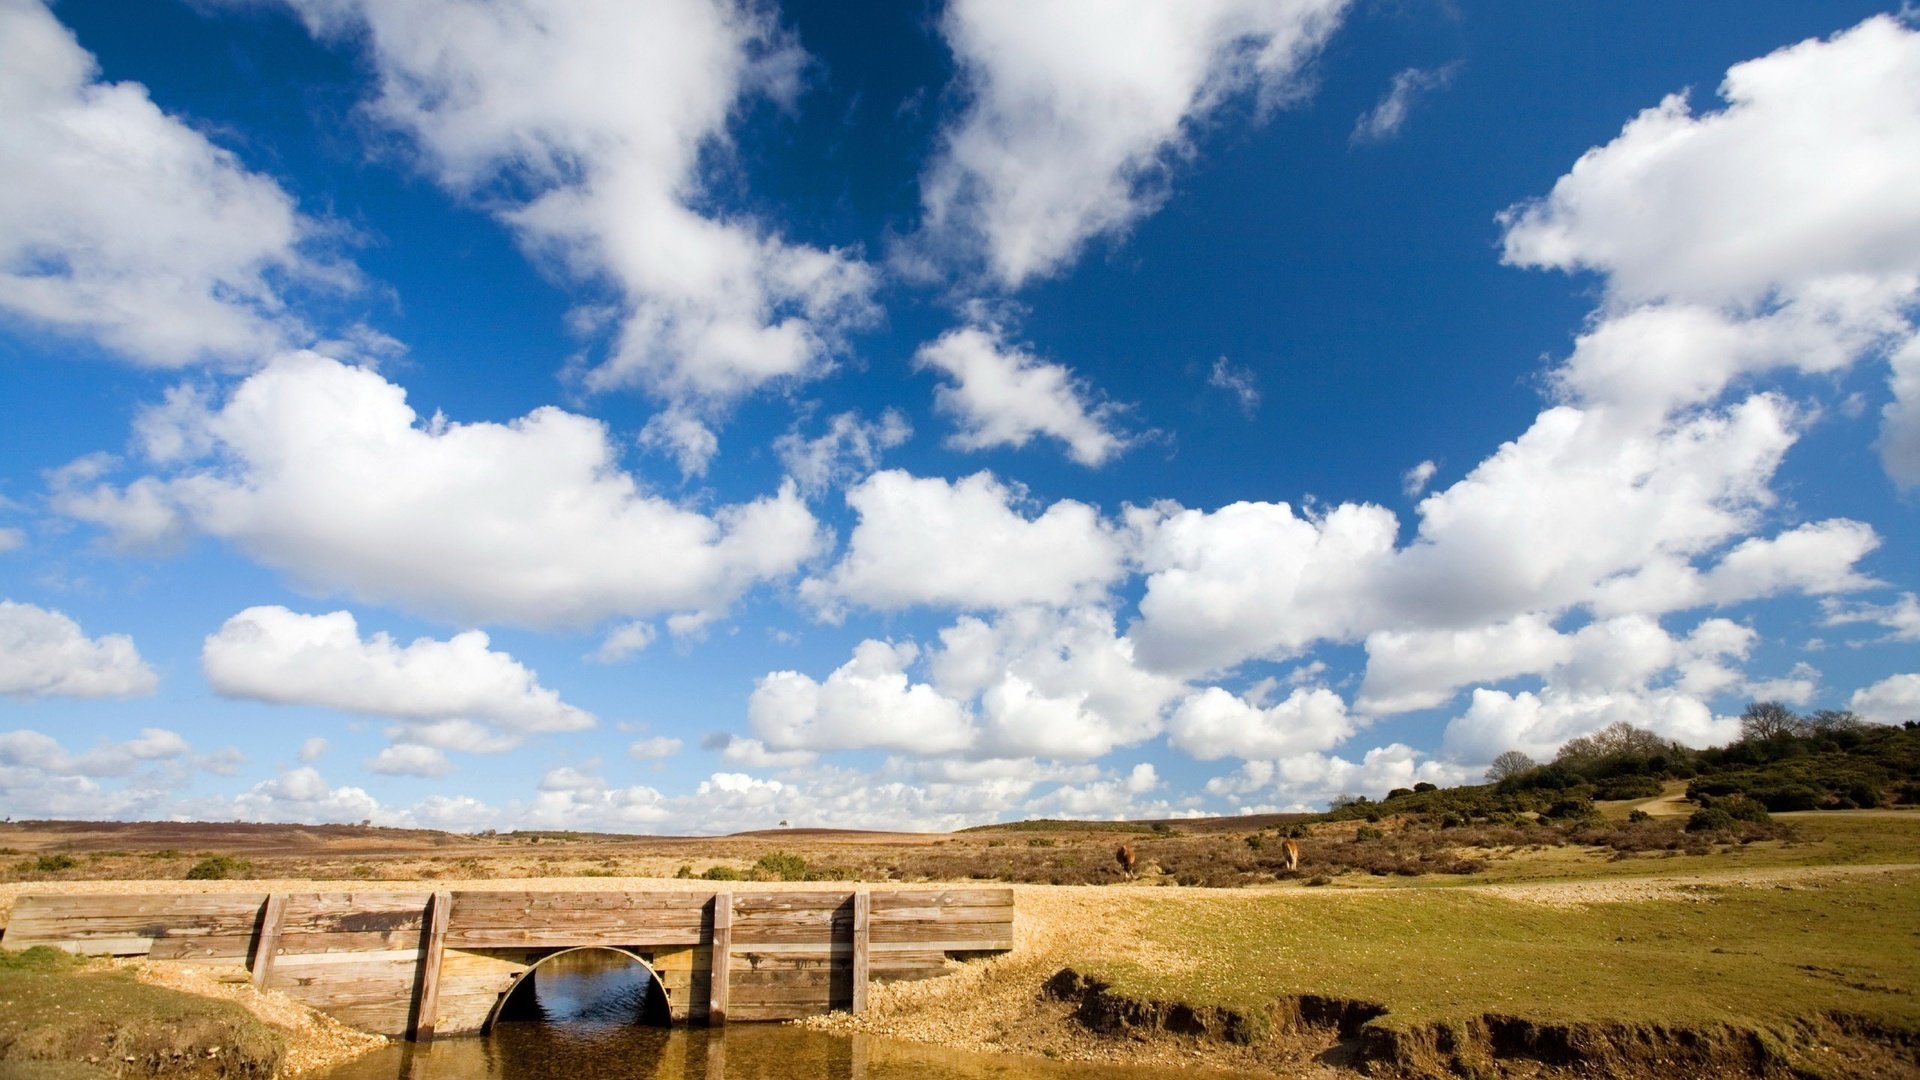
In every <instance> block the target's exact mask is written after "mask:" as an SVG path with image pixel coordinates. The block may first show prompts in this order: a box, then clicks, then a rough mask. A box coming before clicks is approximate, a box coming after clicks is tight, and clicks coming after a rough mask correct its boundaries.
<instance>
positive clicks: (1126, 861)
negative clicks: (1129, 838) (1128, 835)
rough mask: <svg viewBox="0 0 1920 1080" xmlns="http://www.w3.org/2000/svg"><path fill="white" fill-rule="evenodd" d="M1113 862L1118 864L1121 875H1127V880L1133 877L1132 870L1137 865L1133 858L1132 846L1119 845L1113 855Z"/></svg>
mask: <svg viewBox="0 0 1920 1080" xmlns="http://www.w3.org/2000/svg"><path fill="white" fill-rule="evenodd" d="M1113 861H1114V862H1117V863H1119V864H1120V872H1121V873H1123V874H1125V875H1127V877H1128V878H1132V877H1133V868H1134V866H1135V865H1137V863H1138V860H1137V859H1135V858H1134V854H1133V845H1132V844H1121V845H1120V848H1119V850H1117V851H1115V852H1114V853H1113Z"/></svg>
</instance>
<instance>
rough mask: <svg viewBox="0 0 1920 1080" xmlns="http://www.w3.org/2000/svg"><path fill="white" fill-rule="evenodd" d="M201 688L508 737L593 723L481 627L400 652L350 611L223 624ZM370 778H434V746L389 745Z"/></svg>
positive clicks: (241, 618)
mask: <svg viewBox="0 0 1920 1080" xmlns="http://www.w3.org/2000/svg"><path fill="white" fill-rule="evenodd" d="M200 662H201V666H202V667H203V668H204V669H205V671H206V675H207V682H208V683H209V684H211V685H212V686H213V688H214V689H215V690H216V691H218V692H220V693H222V694H225V695H227V696H229V697H244V698H253V699H255V700H259V701H269V702H273V703H275V704H280V705H318V706H322V707H325V708H332V709H344V710H347V711H349V712H358V713H366V714H370V715H374V716H386V717H392V718H394V719H397V720H401V721H404V722H410V723H418V724H421V725H431V724H433V723H436V722H441V721H448V720H454V721H469V722H474V721H483V722H485V723H486V724H488V725H491V726H492V727H494V728H497V729H499V730H500V731H503V732H505V733H508V735H509V736H512V735H521V734H526V733H529V732H538V731H578V730H581V729H583V728H588V727H592V726H593V723H594V719H593V716H592V715H591V714H589V713H586V712H584V711H582V710H580V709H577V708H575V707H573V706H571V705H568V704H566V703H565V702H563V701H561V700H560V695H559V694H557V693H555V692H554V691H552V690H550V689H548V688H546V687H544V686H541V685H540V682H539V680H538V678H537V677H536V676H535V675H534V673H533V672H532V671H530V670H528V669H527V668H526V667H525V666H524V665H522V664H521V663H520V662H519V661H517V660H515V659H514V658H513V657H511V656H508V655H507V654H506V653H502V652H494V651H493V650H492V649H490V648H489V647H488V639H487V635H486V634H484V633H482V632H480V631H478V630H469V631H467V632H466V633H463V634H456V635H454V636H453V638H452V639H450V640H447V641H439V640H436V639H433V638H420V639H418V640H416V641H414V642H412V643H411V644H408V645H401V644H399V643H398V642H396V641H394V640H393V638H392V637H390V636H389V635H387V634H386V633H384V632H382V633H375V634H373V635H371V636H370V637H368V638H366V639H364V640H363V639H362V638H361V637H360V630H359V626H358V624H357V623H356V622H355V621H354V617H353V615H352V613H350V612H346V611H335V612H332V613H330V614H326V615H302V614H299V613H297V612H293V611H289V610H287V609H286V608H283V607H253V608H248V609H247V610H245V611H242V612H240V613H239V614H238V615H235V616H234V617H233V618H231V619H228V620H227V622H226V625H224V626H222V627H221V628H220V630H219V631H218V632H217V633H215V634H212V635H210V636H209V637H208V638H207V639H206V644H205V646H204V647H203V648H202V649H201V653H200ZM376 761H377V762H378V764H377V765H370V766H369V767H370V768H374V771H376V772H403V771H404V772H408V773H410V774H412V775H436V773H435V772H433V770H436V769H438V770H442V771H444V768H445V758H444V757H443V756H442V755H440V753H439V751H438V750H437V749H433V748H430V747H427V746H420V745H406V746H395V747H389V748H388V749H387V750H386V751H384V752H383V753H382V754H381V756H380V758H378V759H376Z"/></svg>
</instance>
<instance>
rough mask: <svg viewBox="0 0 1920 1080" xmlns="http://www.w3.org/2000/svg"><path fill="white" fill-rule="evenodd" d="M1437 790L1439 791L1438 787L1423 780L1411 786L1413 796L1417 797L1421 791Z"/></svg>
mask: <svg viewBox="0 0 1920 1080" xmlns="http://www.w3.org/2000/svg"><path fill="white" fill-rule="evenodd" d="M1439 790H1440V785H1438V784H1429V783H1427V782H1426V781H1425V780H1422V781H1420V782H1419V783H1417V784H1415V785H1413V793H1414V794H1415V795H1418V794H1420V793H1421V792H1423V791H1439Z"/></svg>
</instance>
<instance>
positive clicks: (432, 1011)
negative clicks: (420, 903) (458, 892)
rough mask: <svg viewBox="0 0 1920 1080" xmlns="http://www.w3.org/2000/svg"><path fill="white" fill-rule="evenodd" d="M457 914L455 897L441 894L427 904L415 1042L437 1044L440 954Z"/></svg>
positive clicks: (416, 1003)
mask: <svg viewBox="0 0 1920 1080" xmlns="http://www.w3.org/2000/svg"><path fill="white" fill-rule="evenodd" d="M452 913H453V894H452V893H444V892H437V893H434V894H433V898H432V899H430V900H428V901H427V937H426V941H424V942H423V943H422V944H421V946H420V994H419V996H418V997H417V998H415V999H414V1007H413V1025H412V1027H413V1034H412V1039H413V1041H414V1042H421V1043H428V1042H432V1041H433V1028H434V1024H435V1022H436V1021H437V1020H438V1019H439V1015H440V954H441V951H442V950H443V949H444V947H445V945H446V941H447V917H448V916H449V915H451V914H452Z"/></svg>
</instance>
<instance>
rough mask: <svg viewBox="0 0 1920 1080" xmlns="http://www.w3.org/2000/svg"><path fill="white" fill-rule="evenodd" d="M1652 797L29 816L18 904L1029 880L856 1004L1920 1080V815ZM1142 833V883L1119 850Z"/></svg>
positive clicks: (1122, 1054)
mask: <svg viewBox="0 0 1920 1080" xmlns="http://www.w3.org/2000/svg"><path fill="white" fill-rule="evenodd" d="M1646 802H1647V800H1644V799H1643V800H1639V801H1636V802H1633V803H1621V804H1604V803H1603V804H1601V805H1600V806H1599V807H1598V810H1599V814H1598V815H1597V816H1596V817H1595V818H1590V819H1589V820H1587V822H1586V823H1585V824H1578V823H1573V824H1566V825H1555V824H1535V823H1523V824H1516V825H1474V826H1471V827H1466V828H1433V827H1420V826H1418V824H1417V823H1415V822H1412V821H1409V820H1407V819H1396V818H1393V817H1386V818H1384V819H1382V820H1379V821H1374V822H1369V821H1367V820H1365V819H1364V818H1362V819H1357V820H1345V821H1338V820H1336V821H1324V822H1320V823H1317V824H1313V825H1311V827H1310V828H1308V829H1306V831H1305V835H1304V836H1303V837H1302V839H1301V841H1300V843H1301V846H1302V848H1303V850H1304V855H1305V861H1304V865H1303V866H1302V867H1301V869H1300V871H1299V872H1298V873H1295V874H1288V873H1284V872H1280V871H1276V870H1274V869H1273V868H1272V867H1273V863H1274V860H1275V858H1276V856H1277V848H1278V847H1279V843H1278V840H1279V837H1280V835H1281V834H1282V833H1284V832H1289V831H1298V830H1300V828H1301V825H1300V823H1299V822H1298V821H1297V820H1289V819H1255V820H1248V821H1240V820H1234V819H1216V820H1212V821H1205V822H1193V823H1133V824H1117V823H1102V824H1095V825H1082V824H1076V823H1069V822H1053V823H1034V822H1028V823H1023V824H1021V825H1020V826H1017V827H1000V828H988V829H980V830H969V831H968V832H965V833H956V834H951V835H939V836H930V835H914V834H901V835H893V834H869V833H841V832H826V831H821V830H794V831H779V832H771V831H770V832H768V833H761V834H748V835H742V836H733V837H721V838H651V837H608V836H593V835H559V834H516V835H507V836H475V837H464V836H449V835H447V834H438V833H427V832H402V831H399V830H382V829H371V828H362V827H353V826H343V827H331V828H327V829H300V828H296V827H277V828H266V827H240V826H224V825H223V826H211V825H208V826H191V825H185V826H172V825H166V826H163V825H157V824H156V825H154V826H152V827H150V828H148V827H99V826H80V825H53V824H44V823H15V824H11V825H8V826H5V827H4V828H0V848H4V849H10V850H5V851H4V852H0V867H4V868H5V871H6V874H5V876H8V877H11V878H12V879H13V881H12V883H11V884H0V920H4V919H5V917H6V916H5V912H6V910H7V909H9V908H10V906H11V897H12V896H13V895H17V894H19V893H22V892H31V891H36V890H54V891H58V890H61V889H68V888H70V889H76V890H77V889H88V890H92V889H98V888H102V887H112V883H113V881H116V880H129V879H145V881H146V882H147V885H146V887H148V888H152V887H164V886H163V884H162V883H178V887H181V888H191V887H199V886H198V885H197V883H190V882H188V881H186V880H184V879H185V878H186V877H187V876H188V874H189V873H190V872H192V871H193V870H194V868H195V867H199V866H202V865H203V864H205V863H206V862H208V860H209V859H210V858H216V859H217V858H225V859H227V860H228V862H226V863H224V864H222V868H223V871H224V872H226V873H228V874H230V875H232V876H233V877H235V878H239V879H244V880H229V881H227V882H217V883H214V884H215V885H216V886H219V887H228V888H231V887H242V888H244V887H246V881H248V880H256V881H262V882H263V883H264V880H265V879H274V880H275V881H276V884H274V885H273V886H272V887H274V888H285V887H288V886H287V882H289V881H303V880H304V881H311V882H316V883H317V882H329V883H334V884H329V885H328V886H326V887H337V885H338V883H341V882H343V881H344V882H346V883H352V882H356V881H378V882H393V883H406V887H414V888H418V887H421V886H422V885H424V883H426V882H435V883H436V887H442V888H445V887H452V888H459V887H461V883H462V882H468V881H484V880H501V879H517V878H525V879H528V880H529V884H530V885H535V886H536V887H539V888H566V887H569V886H568V884H567V881H568V879H570V878H571V879H574V880H578V879H579V878H582V877H591V878H607V879H609V880H603V881H596V882H594V883H593V885H592V887H595V888H626V887H633V888H644V887H648V885H647V881H646V880H644V879H646V878H649V877H651V878H654V879H657V878H660V877H674V876H676V875H677V874H679V875H692V876H694V877H700V876H702V875H706V874H715V875H716V878H717V879H719V880H728V879H738V878H748V879H752V878H756V877H758V878H763V879H764V878H768V877H775V876H788V877H813V876H820V877H826V878H830V879H834V880H847V879H857V880H862V881H866V882H870V883H876V884H877V883H883V882H889V883H901V882H904V883H917V882H935V881H967V882H972V881H983V880H1002V881H1010V882H1014V883H1016V884H1017V889H1018V896H1019V909H1020V917H1019V918H1020V923H1019V926H1020V929H1019V933H1018V941H1019V947H1018V948H1016V950H1015V951H1014V952H1013V953H1011V954H1008V955H1006V956H1003V957H999V958H996V959H993V960H988V961H983V962H974V963H969V964H967V965H965V966H963V967H960V968H957V969H956V975H955V976H954V977H952V978H948V979H941V980H933V981H932V982H930V983H926V984H907V985H901V986H889V987H882V988H879V989H877V990H876V992H875V1002H876V1008H875V1009H874V1010H873V1011H872V1012H870V1013H869V1014H866V1015H863V1016H861V1017H857V1018H848V1017H842V1018H840V1019H838V1020H834V1021H831V1022H830V1023H832V1024H835V1025H839V1026H843V1027H850V1028H852V1029H854V1030H865V1031H868V1032H872V1033H878V1034H891V1035H899V1036H905V1037H909V1038H916V1039H921V1040H923V1041H929V1042H935V1043H940V1044H943V1045H948V1046H954V1047H964V1048H969V1049H987V1050H1014V1051H1021V1052H1029V1053H1045V1054H1053V1055H1056V1056H1067V1057H1096V1058H1105V1059H1107V1060H1116V1061H1134V1062H1140V1061H1149V1062H1154V1063H1158V1064H1171V1063H1174V1062H1180V1063H1185V1064H1191V1063H1193V1062H1211V1063H1214V1064H1221V1065H1228V1066H1238V1067H1254V1068H1260V1069H1268V1070H1283V1071H1287V1072H1289V1073H1291V1074H1297V1075H1342V1076H1347V1075H1355V1072H1354V1070H1356V1069H1362V1068H1364V1069H1365V1070H1370V1073H1371V1074H1375V1075H1380V1074H1402V1075H1432V1074H1448V1075H1474V1074H1476V1073H1484V1074H1487V1075H1512V1076H1531V1075H1536V1074H1538V1073H1539V1071H1540V1070H1542V1069H1546V1070H1548V1071H1549V1072H1555V1071H1556V1070H1558V1072H1557V1073H1556V1074H1564V1075H1569V1076H1571V1075H1612V1076H1620V1077H1641V1076H1645V1077H1664V1076H1672V1075H1754V1076H1772V1075H1782V1076H1785V1075H1806V1076H1829V1075H1831V1076H1847V1077H1879V1076H1887V1077H1900V1076H1920V865H1916V864H1920V812H1917V811H1913V810H1905V809H1900V810H1865V811H1821V812H1814V813H1805V814H1781V815H1777V816H1776V818H1775V820H1774V822H1773V823H1772V824H1771V825H1770V826H1768V827H1767V828H1766V829H1765V830H1764V831H1761V832H1755V831H1752V830H1748V831H1746V832H1744V833H1730V832H1719V833H1711V834H1705V835H1703V834H1699V833H1688V832H1686V831H1685V828H1684V826H1685V822H1686V812H1685V809H1684V805H1683V806H1682V808H1681V812H1679V813H1668V814H1664V815H1660V816H1656V817H1655V818H1653V819H1652V820H1637V819H1636V820H1634V821H1628V820H1627V815H1628V812H1630V811H1631V810H1634V809H1640V808H1642V807H1643V806H1644V805H1645V804H1646ZM1762 837H1765V838H1762ZM1120 842H1126V843H1130V844H1132V845H1133V846H1134V847H1135V848H1136V849H1137V850H1138V853H1139V856H1140V859H1141V863H1142V867H1143V870H1142V873H1141V874H1140V875H1139V876H1138V877H1136V878H1133V879H1127V878H1125V877H1123V876H1122V875H1121V874H1120V872H1119V871H1118V869H1117V867H1115V866H1114V864H1113V849H1114V847H1115V846H1116V844H1117V843H1120ZM161 844H165V845H167V846H166V847H160V846H158V845H161ZM770 856H773V857H772V858H769V857H770ZM681 868H686V869H685V870H682V869H681ZM720 868H724V870H725V873H716V871H717V870H718V869H720ZM103 879H104V880H103ZM1056 880H1063V881H1067V882H1073V883H1080V882H1087V883H1091V887H1086V886H1082V885H1078V884H1070V885H1066V886H1052V885H1048V884H1045V883H1046V882H1049V881H1056ZM1193 882H1199V883H1203V884H1208V885H1218V884H1222V883H1226V884H1239V885H1240V887H1233V888H1193V887H1182V884H1183V883H1193ZM1241 883H1253V884H1251V885H1247V884H1241ZM681 884H682V885H683V886H684V887H692V888H699V887H702V885H703V882H700V881H687V882H682V883H681ZM209 887H213V886H209ZM572 887H585V886H584V883H582V884H581V885H576V886H572ZM656 887H657V885H656ZM716 887H717V886H716ZM1068 976H1070V978H1069V977H1068ZM1063 979H1065V980H1066V981H1065V982H1063V981H1062V980H1063ZM0 982H4V979H0ZM1050 986H1051V987H1052V988H1053V989H1052V992H1051V993H1052V1000H1051V1003H1050V1004H1049V1003H1048V1001H1049V991H1048V990H1047V988H1048V987H1050ZM4 1011H5V1010H4V1009H0V1012H4ZM1183 1018H1184V1019H1183ZM1170 1031H1172V1032H1180V1031H1188V1032H1199V1033H1201V1034H1199V1035H1197V1036H1196V1035H1181V1034H1169V1032H1170ZM1093 1032H1106V1034H1105V1035H1098V1034H1093ZM1115 1035H1117V1036H1118V1037H1114V1036H1115ZM1168 1040H1171V1043H1170V1044H1168V1045H1163V1043H1167V1042H1168ZM1156 1055H1158V1056H1156ZM4 1056H6V1055H5V1054H4V1053H3V1052H0V1057H4ZM1314 1070H1319V1073H1315V1072H1314Z"/></svg>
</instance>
